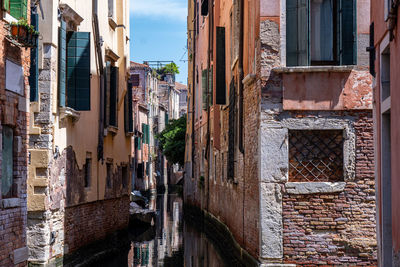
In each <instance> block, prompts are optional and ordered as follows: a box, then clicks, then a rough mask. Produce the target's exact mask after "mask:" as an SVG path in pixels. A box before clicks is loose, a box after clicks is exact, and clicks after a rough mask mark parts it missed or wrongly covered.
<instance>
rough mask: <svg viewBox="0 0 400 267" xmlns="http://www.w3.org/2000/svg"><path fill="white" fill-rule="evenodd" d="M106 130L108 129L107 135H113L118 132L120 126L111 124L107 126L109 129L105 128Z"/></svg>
mask: <svg viewBox="0 0 400 267" xmlns="http://www.w3.org/2000/svg"><path fill="white" fill-rule="evenodd" d="M105 130H106V134H105V135H108V133H111V134H112V135H113V136H115V135H117V133H118V127H115V126H111V125H109V126H107V129H105Z"/></svg>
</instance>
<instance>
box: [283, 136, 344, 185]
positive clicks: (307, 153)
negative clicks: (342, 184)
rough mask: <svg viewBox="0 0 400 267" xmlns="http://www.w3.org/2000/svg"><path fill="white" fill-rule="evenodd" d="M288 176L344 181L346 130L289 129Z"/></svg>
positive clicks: (292, 179) (311, 179)
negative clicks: (344, 140) (344, 138)
mask: <svg viewBox="0 0 400 267" xmlns="http://www.w3.org/2000/svg"><path fill="white" fill-rule="evenodd" d="M289 180H290V181H292V182H337V181H343V131H342V130H291V131H289Z"/></svg>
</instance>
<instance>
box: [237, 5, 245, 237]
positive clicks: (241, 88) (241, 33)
mask: <svg viewBox="0 0 400 267" xmlns="http://www.w3.org/2000/svg"><path fill="white" fill-rule="evenodd" d="M239 4H240V6H239V14H240V15H239V16H240V26H239V27H240V34H239V62H238V63H239V150H240V152H242V153H243V170H245V164H244V147H243V76H244V71H243V48H244V45H243V43H244V41H243V38H244V0H240V3H239ZM245 197H246V175H243V204H242V209H243V210H242V215H243V231H242V233H243V242H244V243H245V242H246V240H245V215H244V212H245V208H244V207H245Z"/></svg>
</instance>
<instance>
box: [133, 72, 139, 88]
mask: <svg viewBox="0 0 400 267" xmlns="http://www.w3.org/2000/svg"><path fill="white" fill-rule="evenodd" d="M132 86H135V87H138V86H140V76H139V74H132Z"/></svg>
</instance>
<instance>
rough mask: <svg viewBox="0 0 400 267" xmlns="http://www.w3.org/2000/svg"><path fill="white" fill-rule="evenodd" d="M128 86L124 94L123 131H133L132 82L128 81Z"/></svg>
mask: <svg viewBox="0 0 400 267" xmlns="http://www.w3.org/2000/svg"><path fill="white" fill-rule="evenodd" d="M127 86H128V88H127V92H126V95H125V100H124V101H125V105H124V114H125V116H124V121H125V132H126V133H133V104H132V83H130V82H128V85H127Z"/></svg>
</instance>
